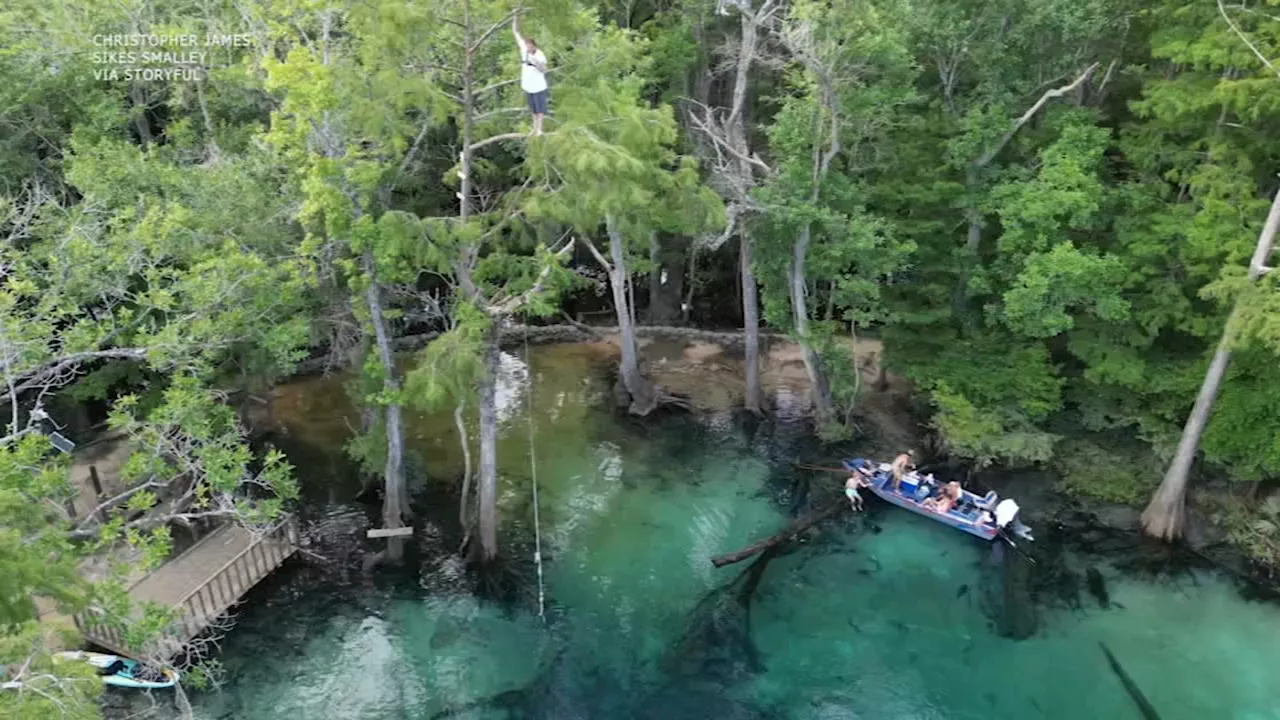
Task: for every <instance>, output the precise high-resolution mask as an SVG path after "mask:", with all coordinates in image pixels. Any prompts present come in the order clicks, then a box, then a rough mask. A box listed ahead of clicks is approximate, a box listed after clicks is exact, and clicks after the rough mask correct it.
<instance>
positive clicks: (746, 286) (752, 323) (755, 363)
mask: <svg viewBox="0 0 1280 720" xmlns="http://www.w3.org/2000/svg"><path fill="white" fill-rule="evenodd" d="M740 237H741V242H740V244H739V245H740V248H741V250H740V253H739V254H740V255H741V256H742V257H741V259H742V268H741V270H742V330H743V335H744V338H745V341H746V342H745V345H746V356H747V357H746V363H747V387H746V398H745V405H746V408H747V409H748V410H750V411H751V412H753V413H755V414H757V415H759V414H760V296H759V292H758V290H757V288H756V274H755V272H754V271H753V270H752V268H751V236H750V233H748V232H747V229H746V228H743V229H742V231H741V233H740Z"/></svg>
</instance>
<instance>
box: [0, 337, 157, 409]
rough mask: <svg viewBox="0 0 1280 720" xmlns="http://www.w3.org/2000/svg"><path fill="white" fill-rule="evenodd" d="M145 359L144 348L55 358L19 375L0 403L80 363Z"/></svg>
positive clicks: (97, 351) (100, 351)
mask: <svg viewBox="0 0 1280 720" xmlns="http://www.w3.org/2000/svg"><path fill="white" fill-rule="evenodd" d="M146 357H147V350H146V348H111V349H109V350H91V351H88V352H80V353H73V354H71V355H66V356H63V357H61V358H56V359H54V360H50V361H49V362H46V363H45V364H44V365H43V366H41V367H38V368H36V369H34V370H30V371H28V372H25V373H23V374H22V375H20V377H22V378H26V379H25V380H23V381H22V382H20V383H19V384H18V385H17V387H16V388H15V389H14V390H12V391H6V392H5V393H4V394H3V395H0V402H9V401H10V400H13V399H14V398H15V397H16V396H17V395H21V394H22V393H24V392H26V391H28V390H31V389H33V388H35V387H38V386H39V385H41V384H43V383H45V382H50V381H52V380H54V378H56V376H58V375H59V374H61V373H63V372H66V371H67V370H70V369H71V368H74V367H76V366H77V365H80V364H81V363H86V362H90V361H92V360H106V359H115V360H145V359H146Z"/></svg>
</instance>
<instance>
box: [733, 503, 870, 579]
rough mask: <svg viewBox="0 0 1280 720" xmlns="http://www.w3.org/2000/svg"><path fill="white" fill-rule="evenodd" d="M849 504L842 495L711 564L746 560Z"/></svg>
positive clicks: (837, 512) (838, 511)
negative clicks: (766, 536) (773, 533)
mask: <svg viewBox="0 0 1280 720" xmlns="http://www.w3.org/2000/svg"><path fill="white" fill-rule="evenodd" d="M848 506H849V501H848V500H846V499H844V498H843V497H841V498H840V499H839V500H836V501H834V502H832V503H831V504H830V505H827V506H826V507H824V508H822V509H820V510H817V511H814V512H812V513H809V514H808V515H805V516H804V517H800V518H796V519H795V520H793V521H792V522H791V524H790V525H787V527H786V529H784V530H783V531H782V532H780V533H777V534H776V535H773V536H771V537H768V538H765V539H764V540H761V541H759V542H756V543H752V544H751V545H748V546H746V547H744V548H742V549H741V550H737V551H735V552H731V553H725V554H723V555H717V556H715V557H713V558H711V564H712V565H715V566H716V567H724V566H725V565H732V564H734V563H736V562H742V561H743V560H746V559H747V558H749V557H751V556H752V555H755V554H757V553H760V552H763V551H765V550H768V549H769V548H771V547H774V546H777V545H781V544H782V543H784V542H787V541H789V540H793V539H794V538H795V537H796V536H797V535H799V534H800V533H802V532H804V531H805V530H808V529H809V528H811V527H813V526H814V525H817V524H818V523H820V522H822V521H823V520H826V519H827V518H830V517H834V516H835V515H837V514H839V513H840V511H841V510H843V509H845V508H847V507H848Z"/></svg>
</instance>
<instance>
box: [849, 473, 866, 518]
mask: <svg viewBox="0 0 1280 720" xmlns="http://www.w3.org/2000/svg"><path fill="white" fill-rule="evenodd" d="M867 475H868V473H867V470H866V468H865V467H859V468H858V469H857V470H855V471H854V472H853V473H852V474H850V475H849V479H848V480H845V481H844V494H845V497H847V498H849V507H851V508H853V511H854V512H862V496H861V495H859V494H858V490H859V489H861V488H864V487H871V479H870V478H869V477H867Z"/></svg>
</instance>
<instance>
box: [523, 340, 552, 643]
mask: <svg viewBox="0 0 1280 720" xmlns="http://www.w3.org/2000/svg"><path fill="white" fill-rule="evenodd" d="M524 367H525V372H527V373H528V374H529V388H528V390H526V391H525V394H526V395H527V396H528V398H529V402H528V406H529V407H528V410H527V411H526V414H527V415H528V417H529V474H530V476H531V477H532V478H533V548H534V550H533V563H534V565H536V566H537V567H538V617H540V618H542V620H543V622H546V620H547V616H546V597H547V595H546V591H545V589H544V587H543V583H542V524H541V521H540V519H539V518H538V455H537V453H536V452H534V449H533V365H532V364H531V363H530V362H529V326H528V325H525V326H524Z"/></svg>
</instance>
